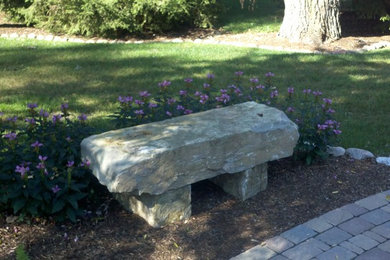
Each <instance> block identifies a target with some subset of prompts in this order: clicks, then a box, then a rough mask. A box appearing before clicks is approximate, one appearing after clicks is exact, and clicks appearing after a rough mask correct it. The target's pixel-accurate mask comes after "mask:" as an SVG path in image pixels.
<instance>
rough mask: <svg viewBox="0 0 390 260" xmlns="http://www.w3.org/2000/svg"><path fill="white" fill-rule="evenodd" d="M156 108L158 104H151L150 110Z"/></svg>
mask: <svg viewBox="0 0 390 260" xmlns="http://www.w3.org/2000/svg"><path fill="white" fill-rule="evenodd" d="M155 107H157V104H156V103H152V102H151V103H149V108H155Z"/></svg>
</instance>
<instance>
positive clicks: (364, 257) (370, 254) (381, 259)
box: [355, 247, 390, 260]
mask: <svg viewBox="0 0 390 260" xmlns="http://www.w3.org/2000/svg"><path fill="white" fill-rule="evenodd" d="M374 259H375V260H389V259H390V253H387V252H385V251H383V250H381V249H379V248H377V247H376V248H373V249H371V250H369V251H367V252H364V253H363V254H361V255H359V256H358V257H356V258H355V260H374Z"/></svg>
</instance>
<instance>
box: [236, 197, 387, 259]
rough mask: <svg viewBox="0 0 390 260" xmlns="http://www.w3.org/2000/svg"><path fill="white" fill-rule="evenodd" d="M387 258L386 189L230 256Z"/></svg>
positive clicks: (239, 257) (259, 257)
mask: <svg viewBox="0 0 390 260" xmlns="http://www.w3.org/2000/svg"><path fill="white" fill-rule="evenodd" d="M260 259H272V260H277V259H279V260H282V259H292V260H306V259H307V260H309V259H318V260H322V259H324V260H332V259H337V260H344V259H359V260H361V259H367V260H379V259H383V260H390V190H388V191H385V192H381V193H378V194H375V195H372V196H369V197H367V198H365V199H362V200H359V201H356V202H355V203H351V204H348V205H345V206H343V207H341V208H338V209H335V210H332V211H329V212H328V213H325V214H324V215H322V216H320V217H318V218H315V219H312V220H310V221H308V222H306V223H303V224H302V225H299V226H296V227H294V228H292V229H290V230H287V231H286V232H284V233H282V234H280V235H279V236H276V237H273V238H270V239H268V240H266V241H264V242H263V243H261V244H260V245H258V246H255V247H253V248H251V249H249V250H247V251H245V252H243V253H242V254H240V255H238V256H236V257H233V258H231V259H230V260H260Z"/></svg>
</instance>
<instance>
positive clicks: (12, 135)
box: [3, 132, 17, 141]
mask: <svg viewBox="0 0 390 260" xmlns="http://www.w3.org/2000/svg"><path fill="white" fill-rule="evenodd" d="M3 137H4V138H5V139H8V140H10V141H12V140H15V139H16V137H17V134H16V133H14V132H11V133H8V134H5V135H4V136H3Z"/></svg>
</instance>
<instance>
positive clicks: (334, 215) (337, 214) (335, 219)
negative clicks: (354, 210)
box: [320, 209, 353, 226]
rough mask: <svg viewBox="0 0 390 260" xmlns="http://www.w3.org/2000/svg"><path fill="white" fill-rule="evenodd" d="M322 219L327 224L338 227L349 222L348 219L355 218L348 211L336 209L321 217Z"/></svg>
mask: <svg viewBox="0 0 390 260" xmlns="http://www.w3.org/2000/svg"><path fill="white" fill-rule="evenodd" d="M320 218H321V219H324V220H325V221H326V222H328V223H330V224H332V225H335V226H337V225H338V224H340V223H342V222H344V221H347V220H348V219H351V218H353V215H352V214H351V213H349V212H348V211H345V210H342V209H335V210H332V211H329V212H328V213H325V214H324V215H322V216H321V217H320Z"/></svg>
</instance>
